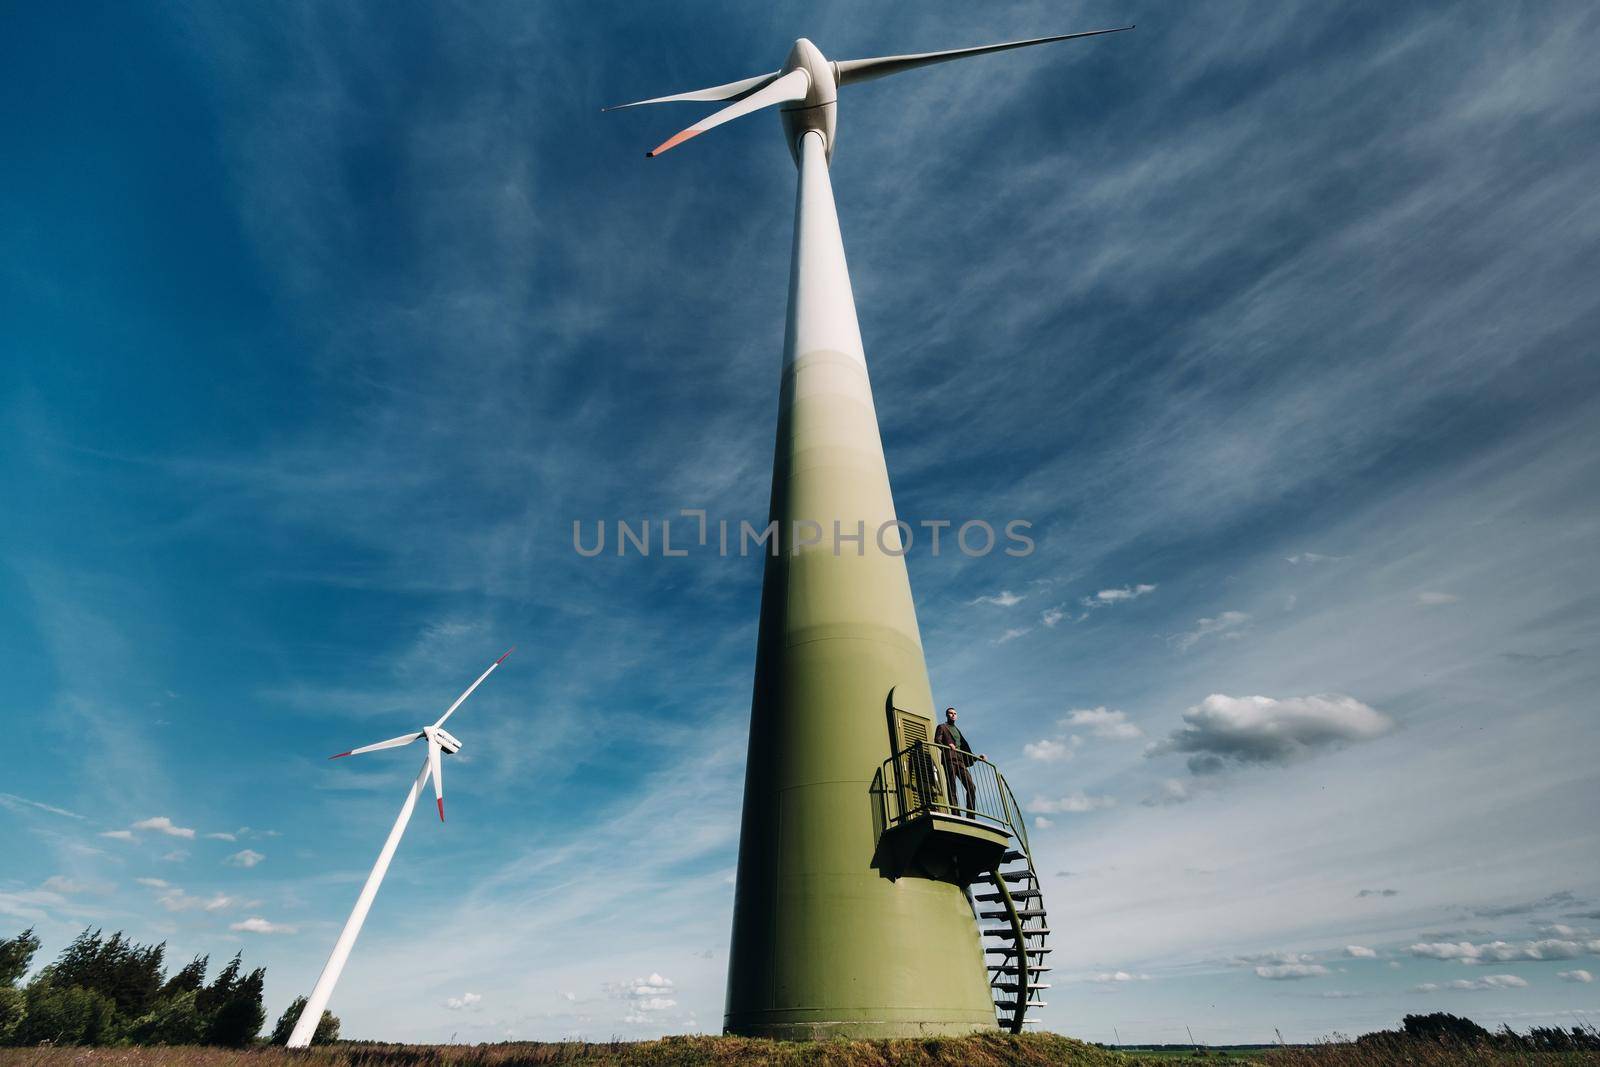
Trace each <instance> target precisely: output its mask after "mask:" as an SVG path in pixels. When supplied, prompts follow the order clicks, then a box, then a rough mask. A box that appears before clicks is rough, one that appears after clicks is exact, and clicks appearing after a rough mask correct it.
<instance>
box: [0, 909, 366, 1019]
mask: <svg viewBox="0 0 1600 1067" xmlns="http://www.w3.org/2000/svg"><path fill="white" fill-rule="evenodd" d="M39 947H40V942H39V938H38V935H36V934H35V933H34V931H33V929H32V928H31V927H30V928H29V929H27V930H24V931H23V932H22V933H20V934H18V935H17V936H16V937H13V938H11V939H9V940H6V941H0V1045H226V1046H229V1047H233V1048H243V1047H245V1046H247V1045H250V1044H253V1043H255V1042H256V1041H258V1040H259V1039H260V1036H259V1035H260V1033H261V1028H262V1026H263V1025H265V1023H266V1021H267V1012H266V1007H265V1005H264V1004H263V1003H262V988H263V986H264V985H265V983H266V977H267V970H266V968H265V967H257V968H255V969H254V970H251V971H248V972H247V971H245V969H244V958H243V957H244V954H243V952H240V953H237V954H235V955H234V957H233V959H231V960H229V961H228V962H227V963H226V964H224V965H223V967H222V969H221V970H219V971H218V972H217V973H216V975H215V977H213V978H212V979H211V980H210V981H209V982H208V981H207V980H206V973H207V971H208V970H209V968H210V963H211V960H210V957H208V956H196V957H195V958H194V959H192V960H190V961H189V962H188V963H186V964H184V966H183V967H181V968H180V969H179V970H178V971H177V972H176V973H175V974H173V975H171V976H170V977H169V976H168V975H167V973H166V954H167V946H166V943H165V942H162V943H161V944H158V945H141V944H138V943H137V942H135V941H133V940H132V939H130V938H128V937H125V936H124V935H123V934H122V932H121V931H120V930H119V931H118V932H116V933H114V934H112V935H111V936H109V937H107V936H105V934H104V933H103V932H102V931H101V930H98V929H96V930H92V931H91V930H88V929H85V930H84V931H83V933H81V934H79V935H78V936H77V937H76V938H74V939H73V941H72V943H71V944H70V945H68V946H67V947H66V949H65V950H63V951H62V953H61V955H60V956H59V957H57V958H56V961H55V962H54V963H51V964H49V965H47V966H45V967H42V968H40V969H39V971H38V973H37V974H35V975H34V976H33V977H32V978H31V979H29V980H28V981H27V983H26V984H24V983H23V981H22V979H23V977H24V976H25V975H27V973H28V969H29V967H30V966H31V965H32V963H33V958H34V956H35V954H37V953H38V951H39ZM304 1007H305V998H304V997H298V998H296V1000H295V1002H294V1003H293V1004H290V1005H289V1007H288V1009H287V1010H285V1011H284V1013H283V1015H282V1016H280V1017H279V1019H278V1022H277V1025H276V1026H274V1027H273V1030H272V1036H271V1037H270V1038H269V1039H268V1040H270V1041H272V1042H274V1043H276V1044H280V1045H281V1044H286V1043H287V1042H288V1040H289V1033H290V1031H291V1030H293V1029H294V1024H295V1021H296V1020H297V1019H298V1018H299V1017H300V1012H301V1010H302V1009H303V1008H304ZM338 1038H339V1020H338V1019H337V1018H336V1017H335V1016H334V1015H333V1013H332V1012H326V1011H325V1012H323V1013H322V1019H321V1021H320V1022H319V1024H318V1025H317V1032H316V1036H315V1037H314V1038H313V1039H312V1040H313V1042H314V1043H316V1044H324V1043H326V1042H329V1041H336V1040H338Z"/></svg>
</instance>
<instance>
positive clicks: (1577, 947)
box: [1406, 938, 1600, 963]
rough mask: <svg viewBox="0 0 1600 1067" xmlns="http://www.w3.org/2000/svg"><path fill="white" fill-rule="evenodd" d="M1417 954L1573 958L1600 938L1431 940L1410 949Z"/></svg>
mask: <svg viewBox="0 0 1600 1067" xmlns="http://www.w3.org/2000/svg"><path fill="white" fill-rule="evenodd" d="M1406 951H1407V952H1409V953H1411V955H1413V956H1418V957H1421V958H1424V959H1434V960H1457V961H1460V962H1461V963H1480V962H1492V963H1506V962H1509V961H1511V960H1570V959H1576V958H1577V957H1579V956H1582V955H1583V954H1584V953H1585V952H1597V951H1600V940H1597V941H1590V942H1588V943H1583V942H1578V941H1567V940H1564V939H1561V938H1545V939H1543V940H1540V941H1523V942H1521V943H1518V944H1513V943H1511V942H1509V941H1489V942H1485V943H1484V944H1473V943H1472V942H1471V941H1427V942H1419V943H1418V944H1415V945H1412V946H1410V947H1409V948H1407V949H1406Z"/></svg>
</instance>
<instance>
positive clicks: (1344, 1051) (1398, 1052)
mask: <svg viewBox="0 0 1600 1067" xmlns="http://www.w3.org/2000/svg"><path fill="white" fill-rule="evenodd" d="M1196 1062H1204V1061H1196ZM1261 1062H1262V1063H1265V1064H1272V1065H1273V1067H1390V1065H1402V1067H1569V1065H1570V1067H1578V1065H1580V1064H1600V1052H1533V1051H1529V1050H1527V1049H1508V1048H1496V1047H1494V1046H1491V1045H1461V1044H1453V1043H1440V1042H1437V1041H1404V1042H1392V1043H1377V1042H1373V1043H1364V1044H1359V1045H1357V1044H1354V1043H1339V1044H1334V1043H1331V1042H1330V1043H1328V1044H1324V1045H1310V1046H1307V1047H1304V1048H1288V1049H1276V1050H1274V1051H1272V1052H1269V1053H1267V1055H1266V1056H1265V1057H1264V1058H1263V1059H1262V1061H1261Z"/></svg>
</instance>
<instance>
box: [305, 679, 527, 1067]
mask: <svg viewBox="0 0 1600 1067" xmlns="http://www.w3.org/2000/svg"><path fill="white" fill-rule="evenodd" d="M513 651H515V649H510V648H508V649H506V651H505V655H502V656H501V657H500V658H499V659H497V660H495V661H494V662H493V663H491V664H489V669H488V670H486V671H484V672H483V673H482V674H480V675H478V680H477V681H475V682H473V683H472V684H471V685H469V686H467V691H466V692H464V693H462V694H461V695H460V696H458V697H456V701H455V703H454V704H451V705H450V707H449V708H447V709H446V710H445V713H444V714H443V715H441V716H439V721H438V722H436V723H434V724H433V725H432V726H424V727H423V728H422V729H421V730H418V731H417V732H415V733H410V734H401V735H400V736H399V737H391V738H390V739H389V740H387V741H379V742H378V743H377V744H375V745H363V746H362V747H361V748H352V749H351V750H350V751H348V752H340V753H337V754H335V755H332V756H329V757H328V758H329V759H339V758H341V757H343V756H359V755H361V754H363V753H366V752H377V751H379V750H380V749H385V748H400V747H401V746H403V745H409V744H411V743H412V742H413V741H422V740H426V741H427V742H428V755H427V758H425V759H424V760H423V761H422V770H421V772H420V773H418V775H417V780H416V781H414V782H412V783H411V792H409V793H407V794H406V800H405V803H404V804H402V805H400V814H399V815H398V816H397V817H396V818H395V820H394V828H393V829H391V830H390V831H389V839H388V840H387V841H385V842H384V843H383V851H381V852H379V853H378V862H377V863H374V864H373V865H372V873H371V874H369V875H367V884H366V885H364V886H362V887H361V895H360V896H359V897H357V898H356V906H355V907H354V908H352V909H351V910H350V918H348V919H346V920H345V923H344V929H343V930H341V931H340V932H339V940H338V941H336V942H334V945H333V952H332V953H331V954H330V955H329V956H328V962H327V963H326V964H324V965H323V968H322V975H321V977H319V978H318V979H317V984H316V987H315V988H314V989H312V990H311V996H310V997H309V998H307V1000H306V1006H305V1010H304V1011H302V1012H301V1013H300V1019H299V1021H298V1022H296V1023H295V1024H294V1032H293V1033H291V1034H290V1035H289V1047H290V1048H305V1047H306V1046H307V1045H309V1044H311V1035H312V1034H314V1033H316V1030H317V1023H319V1022H321V1021H322V1012H323V1010H324V1009H325V1008H327V1006H328V998H329V997H331V996H333V987H334V986H335V985H337V984H338V982H339V974H340V973H341V972H342V971H343V970H344V965H345V962H346V961H347V960H349V958H350V950H351V949H352V948H354V947H355V943H356V937H357V935H359V934H360V933H361V924H362V923H364V922H366V919H367V912H368V911H370V910H371V908H372V901H373V898H374V897H376V896H377V895H378V886H379V885H381V884H382V883H383V876H384V875H385V874H386V873H388V870H389V861H390V860H392V859H394V850H395V849H396V848H398V847H399V846H400V837H401V835H402V834H404V833H405V832H406V824H407V823H409V822H410V821H411V812H412V811H413V810H414V809H415V808H416V806H417V797H419V796H421V795H422V787H423V786H424V785H425V784H426V783H427V781H428V779H429V778H432V779H433V795H434V799H435V801H436V802H437V804H438V806H439V821H440V822H443V821H444V766H443V760H442V757H443V756H445V755H447V754H450V755H453V754H455V753H457V752H459V751H461V742H460V741H458V740H457V739H456V738H455V737H454V736H453V735H451V734H450V733H449V732H448V731H446V730H445V729H444V722H445V720H446V719H448V718H449V717H450V716H451V715H454V714H455V711H456V709H457V708H459V707H460V706H461V705H462V703H463V702H465V701H466V699H467V698H468V697H469V696H471V695H472V691H473V690H474V689H477V688H478V686H480V685H482V684H483V680H484V679H485V678H487V677H489V675H491V674H493V673H494V670H495V668H496V667H498V666H500V664H502V663H504V662H505V660H506V656H509V655H511V653H512V652H513Z"/></svg>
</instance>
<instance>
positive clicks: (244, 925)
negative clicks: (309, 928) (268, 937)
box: [228, 915, 299, 934]
mask: <svg viewBox="0 0 1600 1067" xmlns="http://www.w3.org/2000/svg"><path fill="white" fill-rule="evenodd" d="M228 929H230V930H234V931H236V932H238V933H244V934H295V933H299V929H298V928H297V927H294V926H285V925H284V924H283V923H275V922H272V921H271V920H269V919H263V918H262V917H261V916H259V915H252V916H250V918H248V919H241V920H240V921H239V922H236V923H230V924H229V925H228Z"/></svg>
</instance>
